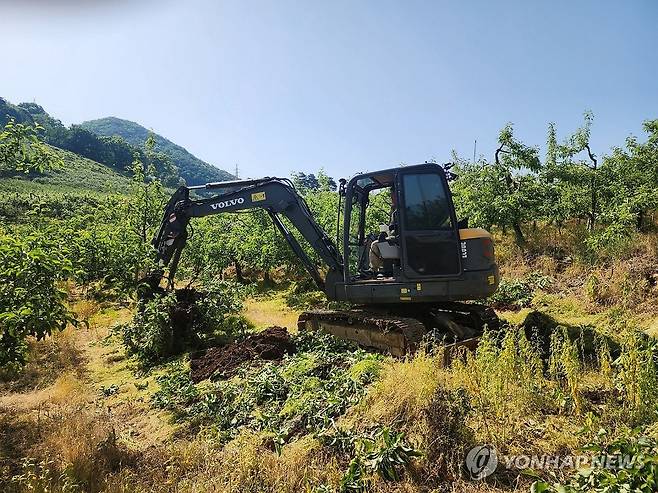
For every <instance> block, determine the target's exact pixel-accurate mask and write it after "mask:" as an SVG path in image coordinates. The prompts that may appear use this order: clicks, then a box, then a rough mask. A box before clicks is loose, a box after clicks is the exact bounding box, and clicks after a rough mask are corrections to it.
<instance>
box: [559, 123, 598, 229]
mask: <svg viewBox="0 0 658 493" xmlns="http://www.w3.org/2000/svg"><path fill="white" fill-rule="evenodd" d="M583 118H584V123H583V126H581V127H580V128H578V129H577V130H576V131H575V132H574V133H573V134H571V135H570V136H569V137H567V138H566V139H565V140H564V142H563V144H562V145H560V146H558V156H559V158H560V159H561V160H563V163H562V175H561V179H562V180H563V181H565V182H567V183H568V184H570V185H572V186H575V187H576V188H577V189H580V190H582V188H583V184H584V183H586V184H587V185H586V187H587V188H588V189H589V190H588V195H589V204H588V212H587V227H588V229H589V230H590V231H594V228H595V226H596V219H597V212H598V209H599V204H598V195H599V190H598V186H599V177H598V174H599V173H598V171H599V167H598V159H597V158H596V155H595V154H593V153H592V149H591V147H590V134H591V128H592V122H593V121H594V114H593V113H592V112H591V111H589V110H588V111H585V113H584V115H583ZM583 154H585V155H586V158H582V157H581V158H579V157H578V156H582V155H583Z"/></svg>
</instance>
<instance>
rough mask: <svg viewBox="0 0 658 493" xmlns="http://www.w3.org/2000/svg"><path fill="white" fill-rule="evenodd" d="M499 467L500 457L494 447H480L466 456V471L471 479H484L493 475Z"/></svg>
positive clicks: (473, 449) (474, 448)
mask: <svg viewBox="0 0 658 493" xmlns="http://www.w3.org/2000/svg"><path fill="white" fill-rule="evenodd" d="M497 466H498V456H497V455H496V449H495V448H494V446H493V445H486V444H485V445H478V446H476V447H473V448H472V449H471V450H469V451H468V454H466V469H468V472H469V473H470V474H471V479H475V480H480V479H484V478H486V477H487V476H489V475H491V474H493V472H494V471H495V470H496V467H497Z"/></svg>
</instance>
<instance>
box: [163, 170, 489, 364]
mask: <svg viewBox="0 0 658 493" xmlns="http://www.w3.org/2000/svg"><path fill="white" fill-rule="evenodd" d="M449 169H450V165H439V164H436V163H424V164H419V165H414V166H401V167H396V168H391V169H385V170H381V171H374V172H369V173H362V174H358V175H356V176H354V177H352V178H351V179H350V180H349V181H347V180H344V179H341V180H340V181H339V183H340V186H339V190H338V192H339V203H338V211H337V221H338V226H339V227H337V231H338V234H337V238H336V240H335V241H334V240H333V239H332V238H330V237H329V235H328V234H327V233H326V232H325V231H324V230H323V229H322V227H320V225H319V224H318V222H317V221H316V220H315V218H314V217H313V214H312V212H311V210H310V209H309V207H308V205H307V203H306V201H305V200H304V198H303V197H302V196H301V195H300V194H299V193H298V192H297V190H296V189H295V186H294V185H293V183H292V182H291V181H290V180H288V179H286V178H273V177H265V178H260V179H250V180H237V181H228V182H218V183H207V184H205V185H198V186H189V187H188V186H181V187H180V188H178V190H176V192H175V193H174V194H173V195H172V197H171V198H170V200H169V201H168V203H167V204H166V206H165V210H164V216H163V219H162V223H161V225H160V228H159V230H158V231H157V233H156V235H155V237H154V238H153V241H152V244H153V247H154V248H155V250H156V251H157V261H158V263H159V266H160V267H159V269H158V270H157V272H155V273H152V274H151V276H150V283H151V285H152V286H159V285H160V283H161V281H162V279H163V278H164V277H165V269H167V268H168V276H167V277H168V283H167V284H168V287H169V289H171V288H173V280H174V276H175V273H176V267H177V265H178V262H179V260H180V257H181V254H182V251H183V248H184V247H185V243H186V241H187V239H188V225H189V223H190V221H191V220H193V219H194V218H198V217H204V216H209V215H214V214H225V213H233V212H242V211H248V210H253V209H262V210H265V211H266V212H267V214H268V215H269V216H270V218H271V219H272V222H273V223H274V225H275V226H276V228H277V229H278V230H279V231H280V232H281V234H282V236H283V238H285V240H286V241H287V242H288V244H289V245H290V247H291V248H292V250H293V252H294V253H295V255H296V256H297V257H298V258H299V259H300V261H301V263H302V264H303V266H304V267H305V269H306V271H308V274H309V275H310V277H311V278H312V279H313V281H314V282H315V284H316V285H317V287H318V289H320V290H321V291H323V292H324V293H325V295H326V297H327V299H328V300H331V301H339V302H344V303H343V304H340V305H341V306H347V307H348V308H347V309H338V310H328V309H327V310H309V311H305V312H303V313H302V314H301V315H300V316H299V320H298V328H299V329H300V330H316V331H317V330H320V331H324V332H327V333H330V334H333V335H334V336H336V337H338V338H341V339H346V340H350V341H354V342H356V343H357V344H359V345H361V346H363V347H366V348H369V349H372V350H376V351H380V352H386V353H390V354H391V355H394V356H403V355H406V354H410V353H412V352H414V351H415V350H416V349H417V348H418V347H419V346H420V345H421V344H423V343H424V342H425V341H427V340H432V341H439V342H440V343H442V344H444V345H446V346H449V347H451V348H459V347H464V348H466V349H474V348H475V347H476V346H477V342H478V339H479V336H480V335H481V334H482V332H483V330H484V329H485V327H487V326H488V327H489V328H491V329H496V328H497V327H498V325H499V320H498V318H497V316H496V314H495V312H494V311H493V310H492V309H491V308H488V307H486V306H484V305H481V304H477V303H473V301H475V300H479V299H484V298H486V297H488V296H490V295H491V294H493V293H494V292H495V291H496V290H497V288H498V283H499V273H498V267H497V265H496V260H495V256H494V245H493V241H492V237H491V234H489V233H488V232H487V231H486V230H484V229H480V228H469V227H468V224H467V220H462V221H458V220H457V216H456V213H455V207H454V204H453V200H452V195H451V192H450V188H449V180H451V179H452V178H453V174H452V173H451V172H450V171H449ZM201 191H205V193H216V195H214V196H211V197H202V196H201V195H200V194H199V193H198V192H201ZM208 191H213V192H208ZM218 192H219V193H218ZM381 193H388V194H390V204H389V205H390V207H391V211H390V212H391V214H390V222H389V224H380V226H379V229H380V231H379V232H375V231H368V230H367V229H368V224H371V223H372V221H371V220H367V218H372V217H373V210H372V207H374V206H376V205H377V204H379V205H381V203H382V200H377V199H376V195H378V194H381ZM384 197H387V196H386V195H385V196H384ZM379 217H380V218H381V217H382V214H381V213H380V214H379ZM284 218H285V219H284ZM341 221H342V228H341V227H340V225H341ZM385 222H386V221H385ZM290 226H292V228H294V229H295V230H296V231H297V235H295V234H293V232H292V231H291V228H290ZM341 232H342V234H341ZM300 238H303V240H304V241H305V242H306V243H308V245H310V248H311V249H312V250H313V251H314V252H315V254H316V255H317V257H318V258H319V260H320V261H321V262H322V264H324V265H323V266H321V268H319V266H318V263H317V261H314V260H313V259H312V258H311V256H309V255H308V254H307V252H306V251H305V249H304V248H303V247H302V244H301V243H300ZM307 248H308V247H307Z"/></svg>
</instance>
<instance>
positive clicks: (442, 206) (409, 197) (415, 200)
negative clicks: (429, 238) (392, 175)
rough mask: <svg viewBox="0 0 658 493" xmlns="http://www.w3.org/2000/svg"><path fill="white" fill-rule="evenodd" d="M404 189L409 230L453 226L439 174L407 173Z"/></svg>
mask: <svg viewBox="0 0 658 493" xmlns="http://www.w3.org/2000/svg"><path fill="white" fill-rule="evenodd" d="M404 190H405V192H404V207H405V219H406V223H405V225H406V229H407V230H410V231H428V230H435V229H445V228H452V223H451V220H450V205H449V201H448V197H447V194H446V191H445V188H444V187H443V183H442V181H441V178H440V177H439V175H435V174H429V173H423V174H419V175H405V176H404Z"/></svg>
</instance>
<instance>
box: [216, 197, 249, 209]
mask: <svg viewBox="0 0 658 493" xmlns="http://www.w3.org/2000/svg"><path fill="white" fill-rule="evenodd" d="M240 204H244V198H242V197H238V198H237V199H231V200H225V201H224V202H217V203H216V204H210V207H212V209H213V210H217V209H224V208H226V207H230V206H232V205H240Z"/></svg>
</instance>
